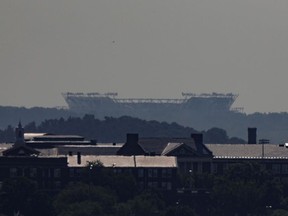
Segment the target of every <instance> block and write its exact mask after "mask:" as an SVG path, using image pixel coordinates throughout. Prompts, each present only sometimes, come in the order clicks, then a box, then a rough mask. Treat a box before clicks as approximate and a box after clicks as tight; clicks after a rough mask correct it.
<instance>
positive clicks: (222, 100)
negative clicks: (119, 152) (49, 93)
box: [62, 92, 242, 122]
mask: <svg viewBox="0 0 288 216" xmlns="http://www.w3.org/2000/svg"><path fill="white" fill-rule="evenodd" d="M62 95H63V97H64V99H65V101H66V103H67V104H68V107H69V110H70V111H72V112H75V113H80V114H94V115H95V117H97V118H100V119H103V118H104V117H105V116H112V117H120V116H132V117H137V118H141V119H146V120H159V121H167V120H169V119H170V120H173V121H176V122H179V121H178V120H180V122H181V120H183V119H185V118H187V117H189V116H191V115H198V114H211V113H212V114H213V113H216V114H217V113H218V114H219V113H227V112H242V108H231V107H232V105H233V103H234V102H235V100H236V98H237V97H238V95H236V94H232V93H229V94H220V93H211V94H193V93H182V98H180V99H153V98H145V99H144V98H118V94H117V93H104V94H101V93H71V92H66V93H62Z"/></svg>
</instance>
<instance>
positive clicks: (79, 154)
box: [77, 152, 81, 164]
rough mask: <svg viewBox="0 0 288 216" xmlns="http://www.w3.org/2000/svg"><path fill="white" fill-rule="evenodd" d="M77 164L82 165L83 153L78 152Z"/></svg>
mask: <svg viewBox="0 0 288 216" xmlns="http://www.w3.org/2000/svg"><path fill="white" fill-rule="evenodd" d="M77 164H81V152H77Z"/></svg>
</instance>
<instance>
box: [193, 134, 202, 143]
mask: <svg viewBox="0 0 288 216" xmlns="http://www.w3.org/2000/svg"><path fill="white" fill-rule="evenodd" d="M191 138H192V139H193V140H194V142H195V144H203V134H202V133H192V134H191Z"/></svg>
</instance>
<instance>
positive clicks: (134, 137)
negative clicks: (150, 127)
mask: <svg viewBox="0 0 288 216" xmlns="http://www.w3.org/2000/svg"><path fill="white" fill-rule="evenodd" d="M126 143H127V144H128V145H130V144H132V145H133V144H137V143H138V134H127V138H126Z"/></svg>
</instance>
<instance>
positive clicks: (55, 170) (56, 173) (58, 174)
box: [54, 168, 61, 178]
mask: <svg viewBox="0 0 288 216" xmlns="http://www.w3.org/2000/svg"><path fill="white" fill-rule="evenodd" d="M60 176H61V170H60V169H59V168H57V169H54V178H60Z"/></svg>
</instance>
